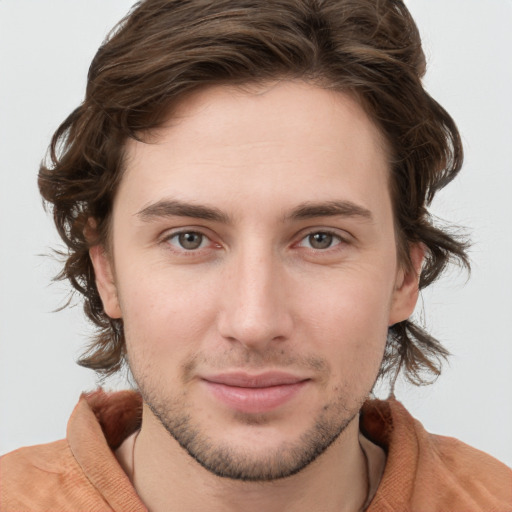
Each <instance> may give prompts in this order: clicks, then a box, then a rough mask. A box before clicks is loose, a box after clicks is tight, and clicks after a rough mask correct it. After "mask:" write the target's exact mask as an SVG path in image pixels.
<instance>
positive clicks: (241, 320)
mask: <svg viewBox="0 0 512 512" xmlns="http://www.w3.org/2000/svg"><path fill="white" fill-rule="evenodd" d="M225 270H226V274H227V275H226V280H225V282H224V286H225V290H224V292H223V293H222V295H223V297H224V300H223V301H222V310H221V311H220V313H219V320H218V322H219V323H218V328H219V333H220V334H221V336H222V337H223V338H225V339H228V340H229V341H231V342H238V343H240V344H241V345H243V346H244V347H245V348H246V349H247V350H251V351H258V352H264V351H265V350H267V349H268V348H269V347H270V346H272V345H274V344H276V343H279V342H282V341H285V340H287V339H289V337H290V334H291V329H292V315H291V311H290V301H289V300H288V299H289V297H288V287H287V285H286V281H287V278H286V273H285V270H284V268H283V264H282V262H280V261H279V260H278V258H276V257H273V255H272V254H271V251H270V250H268V251H266V252H265V251H264V250H261V248H260V249H259V250H253V251H251V250H247V251H242V252H241V254H239V255H233V258H232V261H231V262H230V264H229V265H228V266H227V268H226V269H225Z"/></svg>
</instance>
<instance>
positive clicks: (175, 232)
mask: <svg viewBox="0 0 512 512" xmlns="http://www.w3.org/2000/svg"><path fill="white" fill-rule="evenodd" d="M209 231H210V230H208V229H206V228H204V227H200V226H180V227H177V228H172V229H168V230H166V231H164V232H163V233H162V235H161V236H160V237H159V243H162V244H167V246H168V247H169V249H170V250H171V251H173V252H175V253H180V254H188V255H194V254H199V253H201V252H202V251H203V250H204V249H208V246H206V247H200V248H198V249H189V250H187V249H185V248H181V249H180V248H179V247H177V246H174V245H173V244H171V243H170V240H171V239H173V238H174V237H177V236H179V235H181V234H183V233H197V234H198V235H201V236H203V237H204V238H206V239H207V240H208V241H209V242H210V244H215V245H216V246H217V247H220V246H221V245H220V244H219V243H218V242H215V241H214V239H213V236H212V235H211V234H208V232H209Z"/></svg>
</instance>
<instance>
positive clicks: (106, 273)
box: [89, 245, 122, 318]
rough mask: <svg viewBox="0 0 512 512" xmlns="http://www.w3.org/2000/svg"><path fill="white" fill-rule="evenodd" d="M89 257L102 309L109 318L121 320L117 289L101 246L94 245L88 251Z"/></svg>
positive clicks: (109, 264) (108, 261)
mask: <svg viewBox="0 0 512 512" xmlns="http://www.w3.org/2000/svg"><path fill="white" fill-rule="evenodd" d="M89 256H90V258H91V262H92V265H93V267H94V274H95V277H96V287H97V288H98V293H99V294H100V297H101V302H103V309H104V310H105V313H106V314H107V315H108V316H109V317H110V318H121V317H122V314H121V307H120V306H119V300H118V297H117V287H116V284H115V280H114V272H113V269H112V264H111V262H110V259H109V257H108V254H107V253H106V251H105V249H104V247H103V246H101V245H94V246H93V247H91V248H90V249H89Z"/></svg>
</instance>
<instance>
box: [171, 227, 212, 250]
mask: <svg viewBox="0 0 512 512" xmlns="http://www.w3.org/2000/svg"><path fill="white" fill-rule="evenodd" d="M167 242H168V243H170V244H171V245H172V246H174V247H175V248H177V249H180V250H183V249H184V250H185V251H195V250H197V249H202V248H203V247H205V246H206V244H207V243H208V242H209V239H208V237H207V236H206V235H203V234H202V233H198V232H197V231H182V232H180V233H174V234H173V235H172V236H170V237H169V238H168V239H167Z"/></svg>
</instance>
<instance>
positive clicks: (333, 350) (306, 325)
mask: <svg viewBox="0 0 512 512" xmlns="http://www.w3.org/2000/svg"><path fill="white" fill-rule="evenodd" d="M390 288H391V284H389V283H385V282H379V281H378V280H377V279H368V280H364V279H361V275H359V278H358V279H356V278H354V279H348V278H345V279H344V280H343V282H339V283H337V284H335V283H333V282H332V284H331V285H330V286H329V288H328V289H325V288H324V287H322V289H321V290H320V289H317V290H315V289H314V288H313V289H311V288H310V292H309V294H308V297H309V300H308V302H307V305H305V307H303V309H302V315H301V316H302V320H301V322H303V323H302V328H303V329H305V330H306V332H309V333H310V339H311V340H315V344H316V347H315V348H316V350H322V351H323V352H324V353H325V357H326V358H327V359H328V361H329V362H330V363H331V364H332V367H333V371H334V373H336V374H337V375H338V377H341V378H343V379H344V380H346V379H347V378H348V380H352V379H353V380H354V381H360V380H361V377H363V374H365V373H367V374H368V378H369V379H370V380H371V379H373V378H374V376H375V375H376V372H377V371H378V368H379V367H380V363H381V360H382V355H383V352H384V348H385V344H386V340H387V332H388V319H389V308H390V301H391V291H390ZM306 306H307V307H306ZM374 374H375V375H374ZM362 380H363V381H364V380H365V379H364V378H363V379H362Z"/></svg>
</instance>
